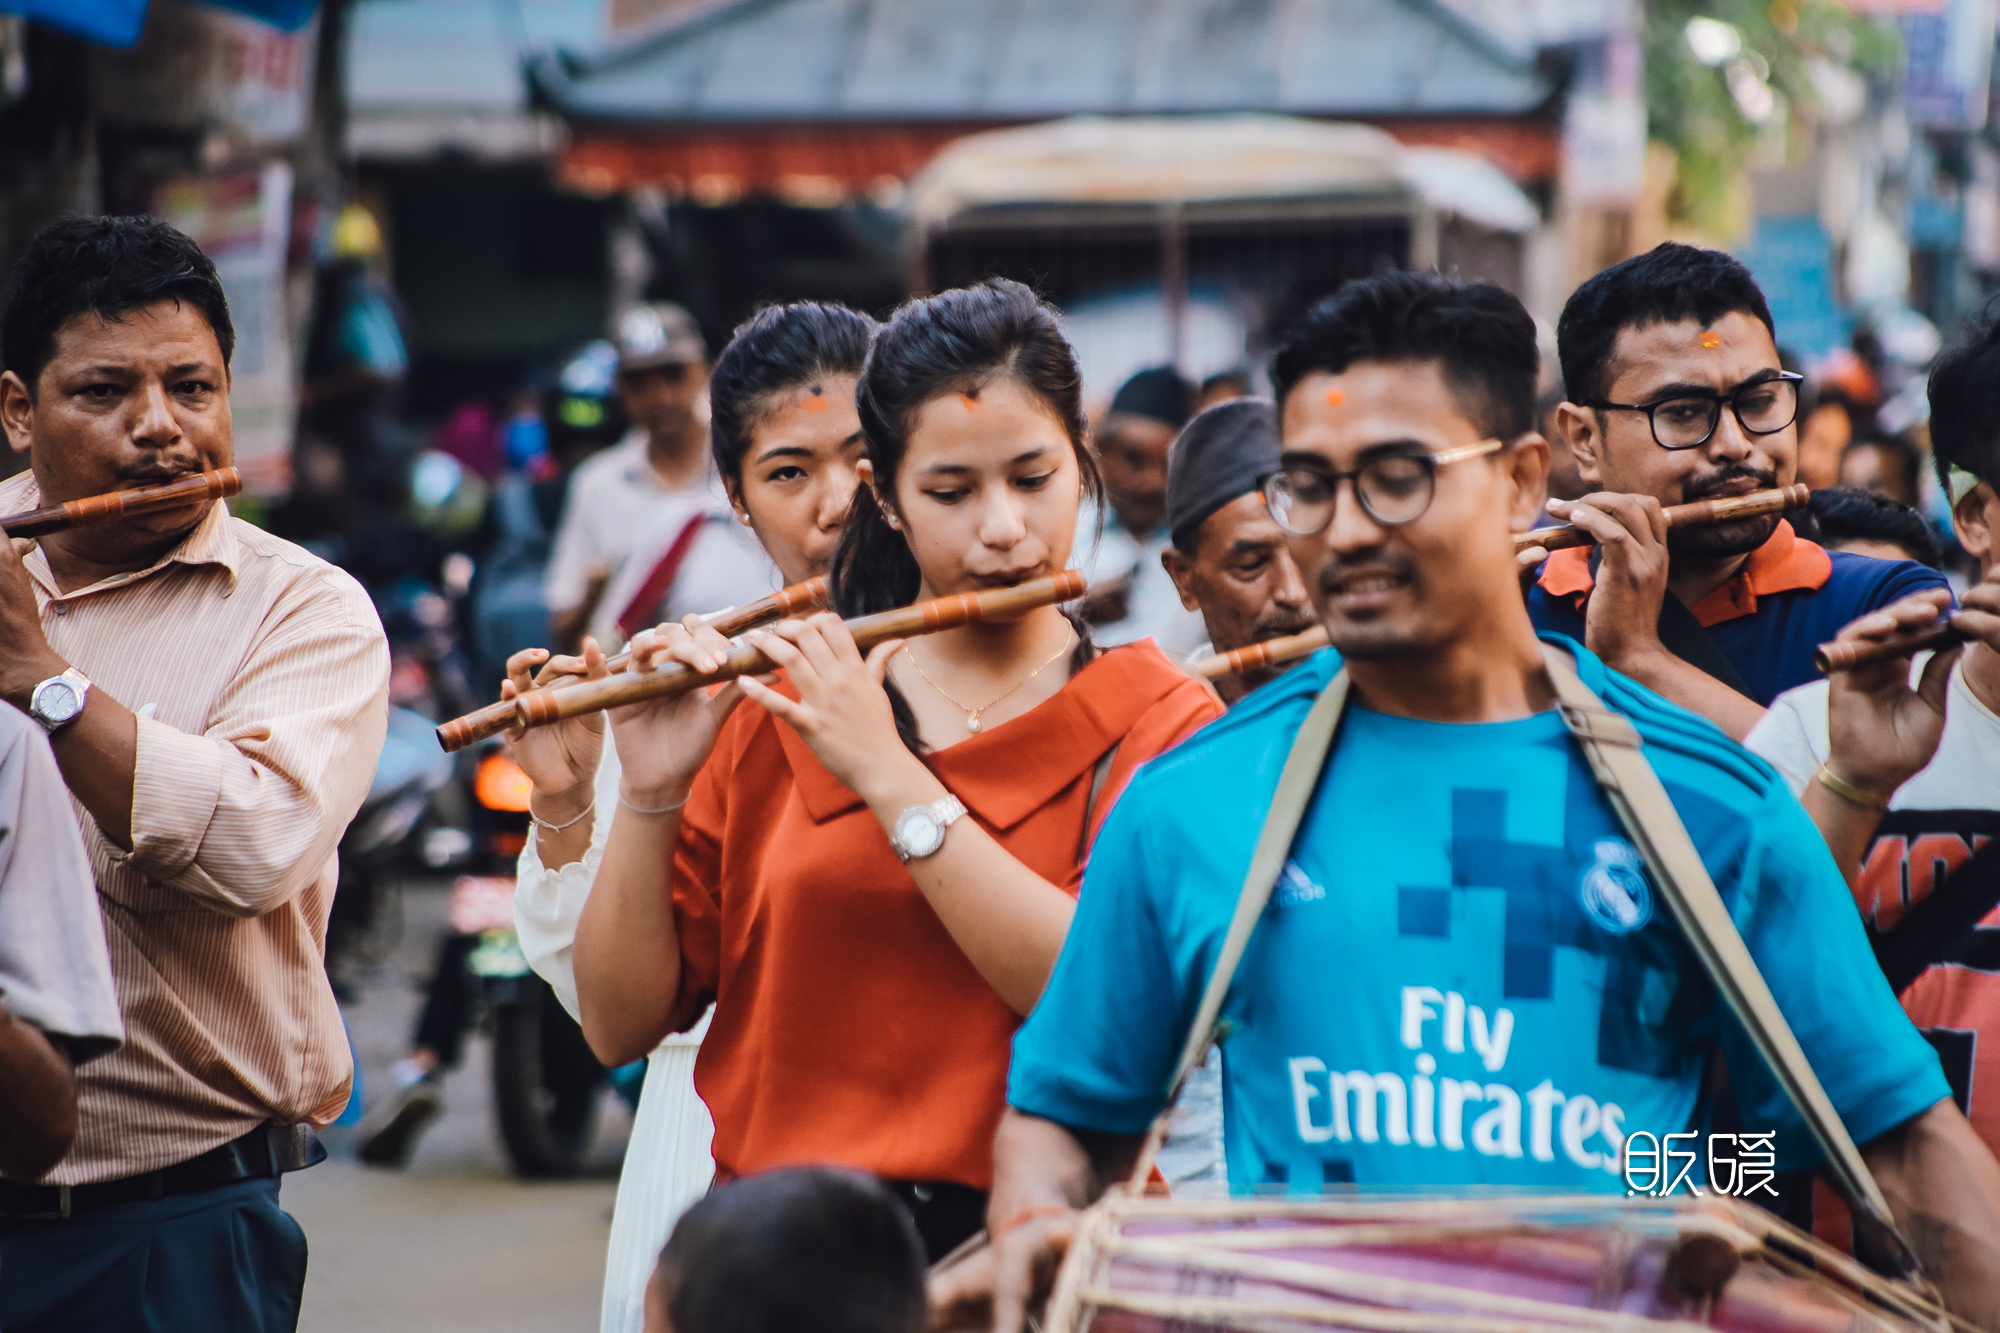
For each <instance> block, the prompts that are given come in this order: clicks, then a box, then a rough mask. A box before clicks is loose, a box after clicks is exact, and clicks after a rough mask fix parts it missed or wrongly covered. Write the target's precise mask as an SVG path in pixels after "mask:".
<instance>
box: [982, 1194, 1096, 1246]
mask: <svg viewBox="0 0 2000 1333" xmlns="http://www.w3.org/2000/svg"><path fill="white" fill-rule="evenodd" d="M1076 1211H1077V1210H1076V1209H1074V1208H1072V1207H1071V1206H1070V1205H1068V1204H1066V1203H1038V1204H1033V1205H1031V1206H1030V1207H1027V1208H1023V1209H1022V1210H1021V1211H1020V1212H1018V1213H1016V1214H1014V1215H1013V1216H1012V1217H1010V1218H1008V1219H1007V1220H1006V1221H1005V1222H1002V1223H1001V1224H1000V1225H999V1226H997V1227H993V1228H992V1229H990V1230H989V1231H988V1232H987V1234H986V1243H987V1244H988V1245H991V1246H993V1247H994V1248H995V1249H998V1248H999V1247H1000V1242H1001V1241H1003V1240H1005V1239H1006V1238H1007V1236H1008V1235H1009V1234H1010V1233H1011V1232H1014V1231H1016V1230H1018V1229H1020V1228H1021V1227H1024V1226H1026V1225H1027V1224H1028V1223H1030V1222H1038V1221H1040V1220H1041V1219H1042V1218H1045V1217H1069V1216H1072V1215H1073V1214H1075V1212H1076Z"/></svg>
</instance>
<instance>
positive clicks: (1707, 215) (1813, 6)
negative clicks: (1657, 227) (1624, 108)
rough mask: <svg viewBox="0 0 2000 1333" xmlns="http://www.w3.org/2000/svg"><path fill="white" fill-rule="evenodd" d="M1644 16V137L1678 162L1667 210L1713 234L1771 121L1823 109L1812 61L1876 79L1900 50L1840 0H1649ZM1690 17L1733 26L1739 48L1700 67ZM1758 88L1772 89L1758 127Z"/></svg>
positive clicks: (1887, 30) (1893, 64)
mask: <svg viewBox="0 0 2000 1333" xmlns="http://www.w3.org/2000/svg"><path fill="white" fill-rule="evenodd" d="M1645 12H1646V19H1645V37H1644V41H1645V57H1646V59H1645V67H1646V117H1647V128H1648V133H1649V135H1650V137H1651V138H1653V139H1654V140H1657V141H1659V142H1661V143H1664V144H1666V145H1667V146H1668V147H1670V148H1672V149H1673V150H1674V153H1675V156H1676V158H1677V159H1678V169H1677V172H1676V177H1675V183H1674V189H1673V192H1672V194H1671V195H1670V196H1669V197H1668V200H1667V211H1668V216H1669V218H1670V219H1671V220H1672V221H1674V222H1676V223H1679V224H1683V225H1686V226H1691V227H1694V228H1696V229H1698V230H1700V231H1702V232H1705V233H1708V234H1711V235H1716V236H1723V235H1726V234H1727V233H1728V231H1729V229H1730V221H1731V202H1732V198H1733V194H1734V188H1735V183H1736V181H1737V179H1738V177H1739V173H1740V172H1741V171H1742V169H1743V167H1744V165H1745V163H1746V162H1747V161H1748V159H1749V157H1750V153H1751V150H1752V148H1753V146H1754V145H1755V143H1756V140H1757V137H1758V135H1759V133H1760V132H1762V131H1763V130H1765V129H1766V128H1767V127H1768V124H1769V121H1771V120H1779V121H1782V120H1783V119H1784V118H1787V117H1789V118H1791V119H1792V122H1793V126H1797V125H1798V124H1800V123H1801V122H1803V123H1806V124H1810V123H1811V121H1812V120H1813V119H1814V118H1815V117H1816V116H1817V115H1818V114H1819V112H1820V111H1821V110H1822V101H1823V98H1824V96H1825V88H1824V86H1823V85H1824V83H1825V81H1826V74H1825V71H1824V69H1821V71H1820V72H1821V77H1820V79H1819V80H1816V79H1815V77H1814V75H1815V70H1816V67H1820V66H1822V65H1823V66H1824V67H1826V68H1830V69H1832V70H1834V71H1836V72H1838V71H1849V72H1851V73H1853V74H1858V75H1861V76H1863V77H1865V78H1870V79H1882V78H1887V77H1889V76H1891V75H1893V74H1894V72H1895V70H1896V68H1897V65H1898V62H1899V61H1900V59H1901V54H1902V50H1901V41H1900V39H1899V37H1898V35H1897V33H1896V30H1895V28H1894V27H1893V26H1890V25H1889V24H1887V23H1883V22H1877V21H1874V20H1871V19H1868V18H1865V17H1859V16H1856V15H1854V14H1852V13H1849V12H1848V9H1847V6H1846V5H1844V4H1842V3H1840V2H1839V0H1707V3H1702V2H1701V0H1646V5H1645ZM1691 19H1712V20H1719V21H1721V22H1723V23H1727V24H1729V25H1731V26H1732V27H1733V28H1735V30H1736V32H1737V34H1738V35H1739V37H1740V40H1741V44H1742V45H1741V50H1740V52H1738V53H1737V54H1735V55H1732V56H1728V57H1726V58H1723V59H1720V60H1716V61H1715V62H1714V63H1712V64H1711V63H1704V62H1703V60H1702V59H1701V57H1700V56H1699V55H1697V53H1696V51H1695V48H1694V46H1693V45H1692V44H1691V43H1690V40H1689V34H1688V24H1689V20H1691ZM1708 54H1709V55H1710V56H1711V58H1712V57H1713V56H1714V54H1715V52H1714V51H1713V50H1710V51H1709V52H1708ZM1835 77H1838V73H1836V75H1835ZM1758 84H1761V85H1762V86H1764V87H1766V88H1768V89H1769V91H1770V93H1771V94H1772V95H1773V96H1772V98H1771V102H1770V105H1771V110H1770V111H1769V113H1768V117H1767V118H1766V119H1765V123H1762V124H1760V123H1758V122H1756V121H1753V120H1752V119H1751V118H1750V117H1749V116H1748V115H1746V114H1745V110H1744V104H1745V102H1748V103H1749V104H1750V106H1751V108H1752V109H1753V110H1755V109H1759V108H1760V106H1761V105H1762V98H1761V95H1760V94H1759V93H1758V92H1757V90H1756V87H1755V85H1758ZM1732 85H1734V86H1735V89H1736V90H1735V91H1732Z"/></svg>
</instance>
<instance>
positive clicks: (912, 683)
mask: <svg viewBox="0 0 2000 1333" xmlns="http://www.w3.org/2000/svg"><path fill="white" fill-rule="evenodd" d="M858 398H859V403H858V405H859V408H860V412H861V423H862V429H863V432H864V435H865V436H866V447H867V455H868V456H867V458H866V460H864V461H863V463H862V464H861V472H862V481H863V488H862V490H861V491H860V493H859V494H858V495H857V497H856V501H855V507H854V510H853V512H852V513H851V514H850V516H849V519H848V522H847V525H846V527H845V528H844V529H843V531H842V534H841V540H840V546H839V548H838V550H837V552H836V554H835V557H834V566H833V580H834V601H835V605H836V607H837V608H838V610H839V613H840V615H839V616H837V615H831V614H826V615H820V616H815V617H813V618H811V619H810V620H806V621H793V622H787V623H785V624H783V625H781V626H779V627H778V628H777V629H776V630H775V631H772V632H770V633H767V634H765V635H764V636H762V637H761V638H760V639H759V640H758V643H759V645H760V646H761V647H763V648H764V649H765V651H766V652H768V653H769V654H770V656H771V657H772V658H773V659H774V660H775V661H777V662H778V663H779V664H780V665H781V666H782V667H783V668H784V671H783V673H782V675H781V676H779V677H775V678H773V679H772V681H771V683H768V684H767V683H761V682H758V681H754V680H745V681H741V682H738V683H736V684H733V685H728V686H725V687H723V688H722V689H721V690H719V691H717V692H716V693H715V694H714V695H713V696H712V697H711V696H709V695H707V694H703V693H696V694H694V695H690V696H686V697H684V698H680V699H676V700H671V701H656V702H648V703H643V704H636V705H632V706H631V707H628V708H624V709H620V710H618V711H616V712H614V713H613V714H612V718H611V725H612V727H613V728H614V730H615V731H616V732H617V737H618V750H619V753H620V755H621V756H622V757H623V758H624V760H625V775H624V780H623V785H622V786H621V788H620V792H619V807H618V810H617V813H616V815H615V817H614V819H613V823H612V826H611V831H610V835H609V839H608V842H607V845H606V847H605V852H604V859H603V863H602V865H601V867H600V869H599V871H598V877H597V884H596V888H595V890H594V891H593V892H592V894H591V897H590V901H589V903H588V905H587V906H586V907H585V909H584V914H583V919H582V922H581V924H580V926H579V928H578V931H577V941H576V955H575V957H576V972H577V985H578V998H579V1002H580V1007H581V1009H582V1016H583V1026H584V1033H585V1035H586V1036H587V1037H588V1038H589V1039H590V1043H591V1045H592V1047H593V1048H594V1049H595V1050H596V1051H597V1053H598V1055H599V1057H600V1058H602V1059H603V1060H605V1061H606V1063H620V1062H623V1061H626V1060H630V1059H634V1058H636V1057H638V1056H640V1055H643V1054H645V1053H646V1052H647V1051H649V1050H651V1049H653V1047H654V1046H656V1045H657V1044H658V1043H659V1041H660V1039H661V1038H662V1037H663V1036H664V1035H665V1034H667V1033H668V1032H671V1031H675V1030H678V1029H681V1028H685V1027H687V1026H689V1025H690V1024H692V1023H693V1022H694V1021H695V1020H696V1019H697V1018H698V1017H699V1016H700V1015H701V1013H702V1011H703V1010H705V1009H706V1008H707V1007H708V1005H709V1004H710V1003H711V1002H713V1003H714V1005H715V1017H714V1020H713V1023H712V1025H711V1027H710V1029H709V1034H708V1037H707V1039H706V1041H705V1042H704V1044H703V1047H702V1052H701V1056H700V1060H699V1063H698V1064H697V1065H696V1070H695V1085H696V1088H697V1089H698V1090H699V1091H700V1093H701V1095H702V1098H703V1100H705V1101H706V1102H707V1103H708V1106H709V1109H710V1111H711V1113H712V1114H713V1116H714V1119H715V1144H714V1151H715V1158H716V1165H717V1170H718V1173H719V1174H720V1175H722V1176H725V1177H727V1176H730V1175H741V1174H744V1173H747V1172H752V1171H761V1170H765V1169H768V1168H771V1167H776V1166H783V1165H788V1164H795V1163H805V1162H831V1163H837V1164H841V1165H846V1166H851V1167H856V1168H859V1169H861V1170H865V1171H869V1172H871V1173H873V1174H875V1175H876V1176H879V1177H881V1178H883V1179H884V1180H886V1181H888V1182H890V1183H891V1185H892V1186H893V1187H895V1188H896V1189H897V1191H898V1193H899V1194H900V1195H901V1196H902V1197H903V1198H904V1200H905V1201H906V1202H907V1203H909V1204H910V1206H911V1208H912V1211H913V1213H914V1214H915V1215H916V1218H917V1223H918V1228H919V1230H920V1232H921V1233H922V1234H923V1236H924V1239H925V1244H926V1246H927V1247H928V1248H929V1250H930V1251H931V1253H932V1256H933V1257H936V1256H937V1255H939V1254H942V1253H944V1252H945V1251H947V1250H949V1249H950V1248H952V1247H953V1246H954V1245H956V1244H957V1243H958V1242H959V1241H960V1240H963V1239H964V1238H965V1237H966V1236H968V1235H970V1234H972V1233H973V1232H974V1231H976V1230H978V1228H979V1226H980V1225H981V1222H982V1213H983V1209H984V1191H985V1190H986V1189H987V1187H988V1185H989V1184H990V1181H991V1175H992V1139H993V1131H994V1127H995V1126H996V1125H997V1123H998V1121H999V1117H1000V1112H1001V1109H1002V1106H1003V1104H1004V1081H1005V1076H1006V1069H1007V1058H1008V1044H1009V1041H1010V1039H1011V1037H1012V1035H1013V1032H1014V1028H1015V1027H1016V1025H1017V1024H1018V1023H1019V1021H1020V1017H1021V1015H1023V1014H1025V1013H1026V1012H1027V1011H1028V1010H1029V1009H1030V1008H1031V1007H1032V1006H1033V1005H1034V1003H1035V1000H1036V997H1037V996H1038V995H1039V994H1040V993H1041V989H1042V985H1043V982H1044V981H1045V980H1046V979H1047V977H1048V974H1049V970H1050V968H1051V967H1052V966H1053V965H1054V963H1055V958H1056V953H1057V951H1058V950H1059V949H1060V948H1061V946H1062V940H1063V934H1064V932H1065V931H1066V930H1067V929H1068V925H1069V919H1070V914H1071V911H1072V908H1073V906H1074V901H1073V900H1074V894H1075V893H1076V889H1077V884H1078V881H1079V880H1080V878H1081V874H1080V866H1079V862H1080V861H1081V859H1082V853H1083V850H1084V848H1085V845H1086V842H1087V835H1088V832H1089V830H1090V829H1092V828H1094V827H1095V825H1096V822H1097V821H1098V820H1099V819H1101V818H1102V817H1103V814H1104V812H1105V810H1106V809H1108V808H1109V806H1110V804H1111V798H1112V797H1113V796H1114V795H1115V793H1116V792H1117V791H1118V790H1119V788H1120V787H1122V785H1123V784H1124V782H1125V780H1126V779H1127V778H1128V777H1129V776H1130V774H1131V772H1132V770H1133V769H1134V768H1135V767H1136V766H1137V765H1139V764H1140V763H1142V762H1144V761H1145V760H1146V759H1148V758H1150V757H1152V756H1153V755H1155V754H1157V753H1159V752H1160V751H1161V750H1163V749H1165V748H1167V747H1168V746H1170V745H1172V744H1173V743H1174V742H1175V741H1177V740H1179V739H1181V738H1182V737H1184V736H1186V735H1187V734H1188V733H1189V732H1191V731H1193V730H1194V729H1195V728H1197V727H1199V726H1200V725H1201V724H1202V723H1204V722H1206V721H1208V720H1209V719H1210V718H1212V717H1214V716H1216V715H1217V714H1218V713H1219V712H1220V711H1221V710H1220V706H1219V705H1217V704H1216V703H1215V702H1214V701H1213V699H1212V697H1211V696H1210V695H1209V694H1208V692H1207V691H1205V690H1204V689H1203V688H1202V687H1201V686H1200V685H1198V684H1196V683H1195V682H1194V681H1192V680H1189V679H1188V678H1187V677H1186V676H1184V675H1183V674H1182V673H1181V672H1180V671H1179V670H1178V669H1177V668H1176V667H1175V666H1174V665H1173V664H1172V663H1171V662H1169V661H1168V660H1167V658H1166V657H1165V655H1164V654H1162V653H1161V652H1160V651H1159V649H1158V648H1157V647H1155V646H1154V645H1153V644H1152V643H1151V642H1150V641H1146V642H1141V643H1138V644H1132V645H1128V646H1126V647H1122V648H1118V649H1116V650H1113V651H1111V652H1106V653H1098V652H1097V651H1096V650H1095V649H1094V647H1093V646H1092V645H1091V644H1090V642H1089V640H1088V638H1087V636H1085V635H1084V634H1083V633H1082V631H1081V630H1080V629H1079V628H1078V627H1077V626H1076V625H1074V624H1073V623H1072V622H1071V621H1070V620H1069V619H1067V618H1066V617H1065V616H1064V615H1063V614H1062V613H1061V612H1059V611H1058V610H1057V609H1055V608H1053V607H1048V608H1043V609H1042V610H1039V611H1034V612H1030V613H1027V614H1025V615H1022V616H1020V617H1019V618H1017V619H1014V620H1012V621H1009V622H1006V623H997V624H996V623H985V624H978V625H969V626H966V627H964V628H961V629H956V630H951V631H947V632H945V633H941V634H934V635H928V636H925V637H923V638H921V639H917V640H913V641H910V642H908V643H907V644H904V643H892V644H884V645H882V646H881V647H878V648H877V649H875V650H874V651H873V652H871V653H870V654H869V655H868V656H867V658H866V659H865V660H864V659H863V657H862V656H861V654H860V653H859V651H858V650H857V649H856V648H855V645H854V641H853V639H852V637H851V636H849V635H848V633H847V632H846V630H845V628H844V627H843V626H842V624H841V621H840V616H852V615H858V614H862V613H865V612H869V611H875V610H880V609H883V608H885V607H889V606H894V605H901V604H905V603H908V602H912V601H916V600H920V599H924V598H931V597H941V596H947V595H950V594H953V593H960V592H974V591H979V590H982V589H987V588H994V587H1002V586H1009V585H1012V584H1016V583H1021V582H1023V581H1025V580H1028V579H1032V578H1038V577H1043V576H1047V575H1050V574H1053V573H1055V572H1057V571H1058V570H1061V569H1062V568H1064V567H1065V566H1066V565H1067V564H1068V563H1069V558H1070V553H1071V546H1072V543H1073V541H1074V539H1075V537H1076V527H1077V512H1078V504H1079V500H1080V498H1081V497H1082V496H1083V495H1085V494H1088V495H1091V496H1092V497H1093V498H1095V497H1096V496H1097V493H1098V486H1097V476H1096V470H1095V467H1094V465H1093V463H1092V460H1091V456H1090V453H1089V450H1088V447H1087V444H1086V438H1085V437H1086V430H1087V427H1086V424H1085V420H1084V415H1083V407H1082V401H1081V381H1080V377H1079V374H1078V371H1077V366H1076V358H1075V354H1074V353H1073V352H1072V351H1071V349H1070V347H1069V344H1068V343H1067V342H1066V341H1065V340H1064V338H1063V336H1062V333H1061V331H1060V330H1059V328H1058V326H1057V323H1056V315H1055V312H1054V311H1053V310H1052V309H1050V308H1049V307H1048V306H1046V305H1044V304H1042V303H1041V302H1040V301H1038V300H1037V299H1036V298H1035V296H1034V294H1033V293H1032V292H1030V291H1028V289H1027V288H1025V287H1022V286H1020V285H1018V284H1015V283H1010V282H995V283H990V284H987V285H983V286H980V287H975V288H971V289H968V290H963V291H953V292H946V293H944V294H943V295H941V296H936V297H932V298H929V299H927V300H922V301H914V302H911V303H910V304H908V305H906V306H904V307H903V308H902V309H901V310H900V311H898V312H897V314H896V316H895V318H894V320H893V321H892V322H891V323H890V324H889V326H888V328H887V329H885V330H884V331H883V333H882V334H881V335H880V337H879V338H878V340H877V342H876V344H875V348H874V350H873V351H872V352H871V354H870V358H869V361H868V365H867V368H866V370H865V371H864V372H863V375H862V380H861V386H860V390H859V394H858ZM724 649H725V644H724V642H723V641H722V640H721V639H720V637H719V636H717V635H715V634H714V633H713V632H712V631H708V630H705V629H700V628H695V627H691V628H689V629H682V628H677V627H674V628H669V629H667V630H666V631H665V632H663V633H646V634H641V635H640V636H639V637H638V638H637V639H635V640H634V643H633V658H634V665H635V666H636V667H637V668H638V669H641V670H646V669H651V668H652V667H653V666H655V665H657V664H659V663H663V662H666V661H676V662H681V663H685V664H687V665H690V666H692V667H694V668H695V669H697V670H713V669H714V667H715V665H716V663H717V662H719V660H720V658H721V655H722V653H723V651H724ZM745 699H748V700H749V701H750V703H751V706H750V707H745V708H739V707H738V705H739V704H740V703H742V702H743V701H744V700H745ZM1100 774H1101V775H1102V776H1100ZM1100 788H1101V790H1099V789H1100ZM1093 796H1095V800H1094V801H1093ZM961 807H962V809H961ZM965 812H969V814H966V813H965Z"/></svg>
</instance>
